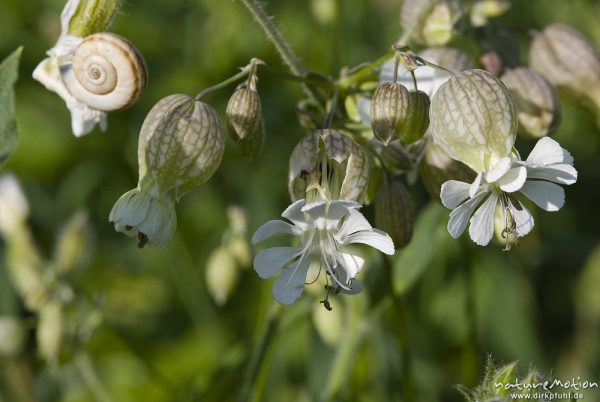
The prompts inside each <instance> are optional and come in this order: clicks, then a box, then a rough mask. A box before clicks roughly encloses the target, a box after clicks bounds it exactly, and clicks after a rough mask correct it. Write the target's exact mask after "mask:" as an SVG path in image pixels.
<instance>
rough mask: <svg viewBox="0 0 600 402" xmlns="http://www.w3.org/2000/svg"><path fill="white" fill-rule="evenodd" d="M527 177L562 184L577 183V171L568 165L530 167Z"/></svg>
mask: <svg viewBox="0 0 600 402" xmlns="http://www.w3.org/2000/svg"><path fill="white" fill-rule="evenodd" d="M527 177H528V178H530V179H541V180H548V181H552V182H554V183H560V184H573V183H575V182H576V181H577V170H575V168H574V167H573V166H571V165H568V164H566V163H559V164H555V165H550V166H548V167H538V168H533V167H528V168H527Z"/></svg>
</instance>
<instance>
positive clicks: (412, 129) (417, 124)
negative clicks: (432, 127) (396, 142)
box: [402, 91, 430, 144]
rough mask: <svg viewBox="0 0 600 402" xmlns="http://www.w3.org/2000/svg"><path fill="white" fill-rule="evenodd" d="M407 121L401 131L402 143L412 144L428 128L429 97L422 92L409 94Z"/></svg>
mask: <svg viewBox="0 0 600 402" xmlns="http://www.w3.org/2000/svg"><path fill="white" fill-rule="evenodd" d="M409 100H410V101H409V103H408V119H407V120H406V126H405V127H404V130H402V141H404V142H405V143H406V144H410V143H413V142H415V141H417V140H418V139H420V138H421V137H423V134H425V132H426V131H427V128H429V104H430V102H429V96H427V94H426V93H425V92H422V91H416V92H414V91H411V92H409Z"/></svg>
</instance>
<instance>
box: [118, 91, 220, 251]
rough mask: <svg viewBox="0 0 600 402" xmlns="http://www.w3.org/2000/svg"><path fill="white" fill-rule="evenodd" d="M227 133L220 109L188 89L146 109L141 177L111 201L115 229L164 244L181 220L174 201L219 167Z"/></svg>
mask: <svg viewBox="0 0 600 402" xmlns="http://www.w3.org/2000/svg"><path fill="white" fill-rule="evenodd" d="M223 152H224V136H223V130H222V128H221V123H220V121H219V117H218V115H217V113H216V112H215V111H214V109H213V108H212V107H210V106H209V105H207V104H205V103H203V102H200V101H197V100H194V99H193V98H190V97H189V96H187V95H171V96H167V97H166V98H163V99H162V100H160V101H159V102H158V103H157V104H156V105H155V106H154V107H153V108H152V110H150V113H148V116H146V119H145V120H144V124H143V125H142V129H141V131H140V139H139V143H138V164H139V176H140V179H139V183H138V187H137V188H136V189H133V190H131V191H129V192H127V193H125V194H124V195H123V196H122V197H121V198H120V199H119V200H118V201H117V202H116V203H115V206H114V207H113V209H112V211H111V213H110V216H109V220H110V221H111V222H114V223H115V229H116V230H117V231H119V232H123V233H126V234H127V235H130V236H135V235H137V236H138V240H139V245H140V247H143V246H144V245H145V244H146V243H148V244H151V245H153V244H156V245H159V246H161V247H164V246H166V244H167V243H168V242H169V240H170V239H171V237H172V235H173V233H174V231H175V227H176V224H177V219H176V213H175V203H176V201H178V200H179V199H180V198H181V197H183V195H185V194H186V193H187V192H188V191H190V190H192V189H193V188H194V187H197V186H199V185H200V184H202V183H204V182H205V181H206V180H208V179H209V178H210V177H211V176H212V175H213V173H214V172H215V171H216V170H217V168H218V167H219V164H220V163H221V159H222V158H223Z"/></svg>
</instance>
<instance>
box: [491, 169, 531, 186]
mask: <svg viewBox="0 0 600 402" xmlns="http://www.w3.org/2000/svg"><path fill="white" fill-rule="evenodd" d="M526 179H527V169H526V168H525V167H524V166H518V167H514V168H512V169H510V170H509V171H508V172H506V174H505V175H504V176H502V177H500V178H499V179H498V181H497V183H498V185H499V186H500V189H501V190H502V191H505V192H507V193H513V192H515V191H518V190H519V189H520V188H521V187H523V184H525V180H526Z"/></svg>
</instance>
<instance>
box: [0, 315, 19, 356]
mask: <svg viewBox="0 0 600 402" xmlns="http://www.w3.org/2000/svg"><path fill="white" fill-rule="evenodd" d="M24 343H25V331H24V328H23V325H22V324H21V322H20V321H19V319H18V318H17V317H12V316H8V315H3V316H0V356H2V357H13V356H16V355H18V354H19V353H20V352H21V351H22V350H23V345H24Z"/></svg>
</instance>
